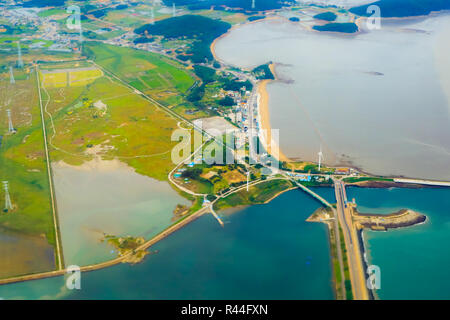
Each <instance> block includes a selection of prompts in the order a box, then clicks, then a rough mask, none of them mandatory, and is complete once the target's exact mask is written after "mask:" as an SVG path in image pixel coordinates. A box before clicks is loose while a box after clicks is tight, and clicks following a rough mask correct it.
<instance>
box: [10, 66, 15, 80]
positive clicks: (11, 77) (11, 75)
mask: <svg viewBox="0 0 450 320" xmlns="http://www.w3.org/2000/svg"><path fill="white" fill-rule="evenodd" d="M9 83H11V84H15V83H16V80H15V79H14V72H13V67H12V66H10V67H9Z"/></svg>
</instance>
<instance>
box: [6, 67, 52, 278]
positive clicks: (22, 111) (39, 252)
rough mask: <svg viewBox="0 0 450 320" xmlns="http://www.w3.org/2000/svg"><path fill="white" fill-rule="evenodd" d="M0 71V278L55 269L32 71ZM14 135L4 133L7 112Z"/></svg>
mask: <svg viewBox="0 0 450 320" xmlns="http://www.w3.org/2000/svg"><path fill="white" fill-rule="evenodd" d="M14 75H15V84H11V83H10V81H9V73H3V74H1V75H0V77H1V78H0V180H1V181H8V182H9V189H10V197H11V202H12V205H13V208H12V210H4V207H5V203H4V192H3V189H2V191H1V193H0V196H1V202H0V203H1V207H2V211H1V212H0V248H1V249H0V252H1V255H2V256H3V257H5V256H8V257H9V258H8V259H0V278H2V277H7V276H12V275H19V274H25V273H33V272H41V271H49V270H52V269H54V267H55V260H54V259H55V258H54V245H55V230H54V225H53V217H52V211H51V205H50V190H49V181H48V174H47V167H46V162H45V153H44V140H43V132H42V126H41V118H40V109H39V103H38V91H37V83H36V82H37V79H36V73H35V72H34V71H33V69H30V70H28V72H27V71H26V70H17V69H15V70H14ZM7 109H8V110H10V111H11V118H12V122H13V126H14V128H15V130H16V132H15V133H9V132H8V118H7V114H6V110H7Z"/></svg>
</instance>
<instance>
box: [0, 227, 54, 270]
mask: <svg viewBox="0 0 450 320" xmlns="http://www.w3.org/2000/svg"><path fill="white" fill-rule="evenodd" d="M54 267H55V258H54V249H53V247H52V246H51V245H50V244H49V243H48V241H47V239H46V238H45V237H44V236H29V235H24V234H20V233H15V232H11V231H7V230H1V229H0V278H7V277H11V276H17V275H21V274H27V273H34V272H45V271H49V270H52V269H54Z"/></svg>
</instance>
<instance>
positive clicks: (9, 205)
mask: <svg viewBox="0 0 450 320" xmlns="http://www.w3.org/2000/svg"><path fill="white" fill-rule="evenodd" d="M3 189H4V190H5V208H4V211H5V212H8V211H9V210H12V208H13V206H12V203H11V197H10V196H9V187H8V181H3Z"/></svg>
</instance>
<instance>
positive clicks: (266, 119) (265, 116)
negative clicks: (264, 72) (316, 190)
mask: <svg viewBox="0 0 450 320" xmlns="http://www.w3.org/2000/svg"><path fill="white" fill-rule="evenodd" d="M274 19H282V18H280V17H270V18H265V19H262V20H274ZM262 20H256V21H249V22H246V23H244V24H238V25H234V26H233V27H231V28H230V29H229V30H228V32H227V33H224V34H222V35H221V36H220V37H218V38H216V39H215V40H214V41H213V42H212V44H211V46H210V50H211V53H212V55H213V57H214V59H215V60H217V61H221V60H220V59H219V58H218V57H217V55H216V51H215V46H216V44H217V42H218V41H219V40H220V39H222V38H224V37H226V36H227V35H228V34H229V33H230V32H231V31H233V30H234V29H236V28H239V27H242V26H244V25H247V24H252V23H257V22H261V21H262ZM221 62H222V63H224V62H223V61H221ZM269 68H270V71H271V72H272V74H273V75H274V77H275V80H262V81H259V82H258V89H257V91H258V121H259V123H260V124H261V129H263V130H265V132H267V133H268V136H267V137H266V138H267V141H270V140H271V129H272V127H271V125H270V112H269V94H268V92H267V84H268V83H270V82H271V81H277V80H278V78H277V75H276V71H275V65H274V64H273V63H272V64H270V65H269ZM261 141H262V143H263V145H264V148H266V150H267V151H268V152H269V153H270V154H272V147H275V148H278V155H274V156H277V157H278V158H279V159H278V160H279V161H290V159H289V158H288V157H286V155H285V154H284V153H283V152H282V151H281V149H280V147H279V146H275V145H274V146H267V144H266V143H265V141H266V139H261Z"/></svg>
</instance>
